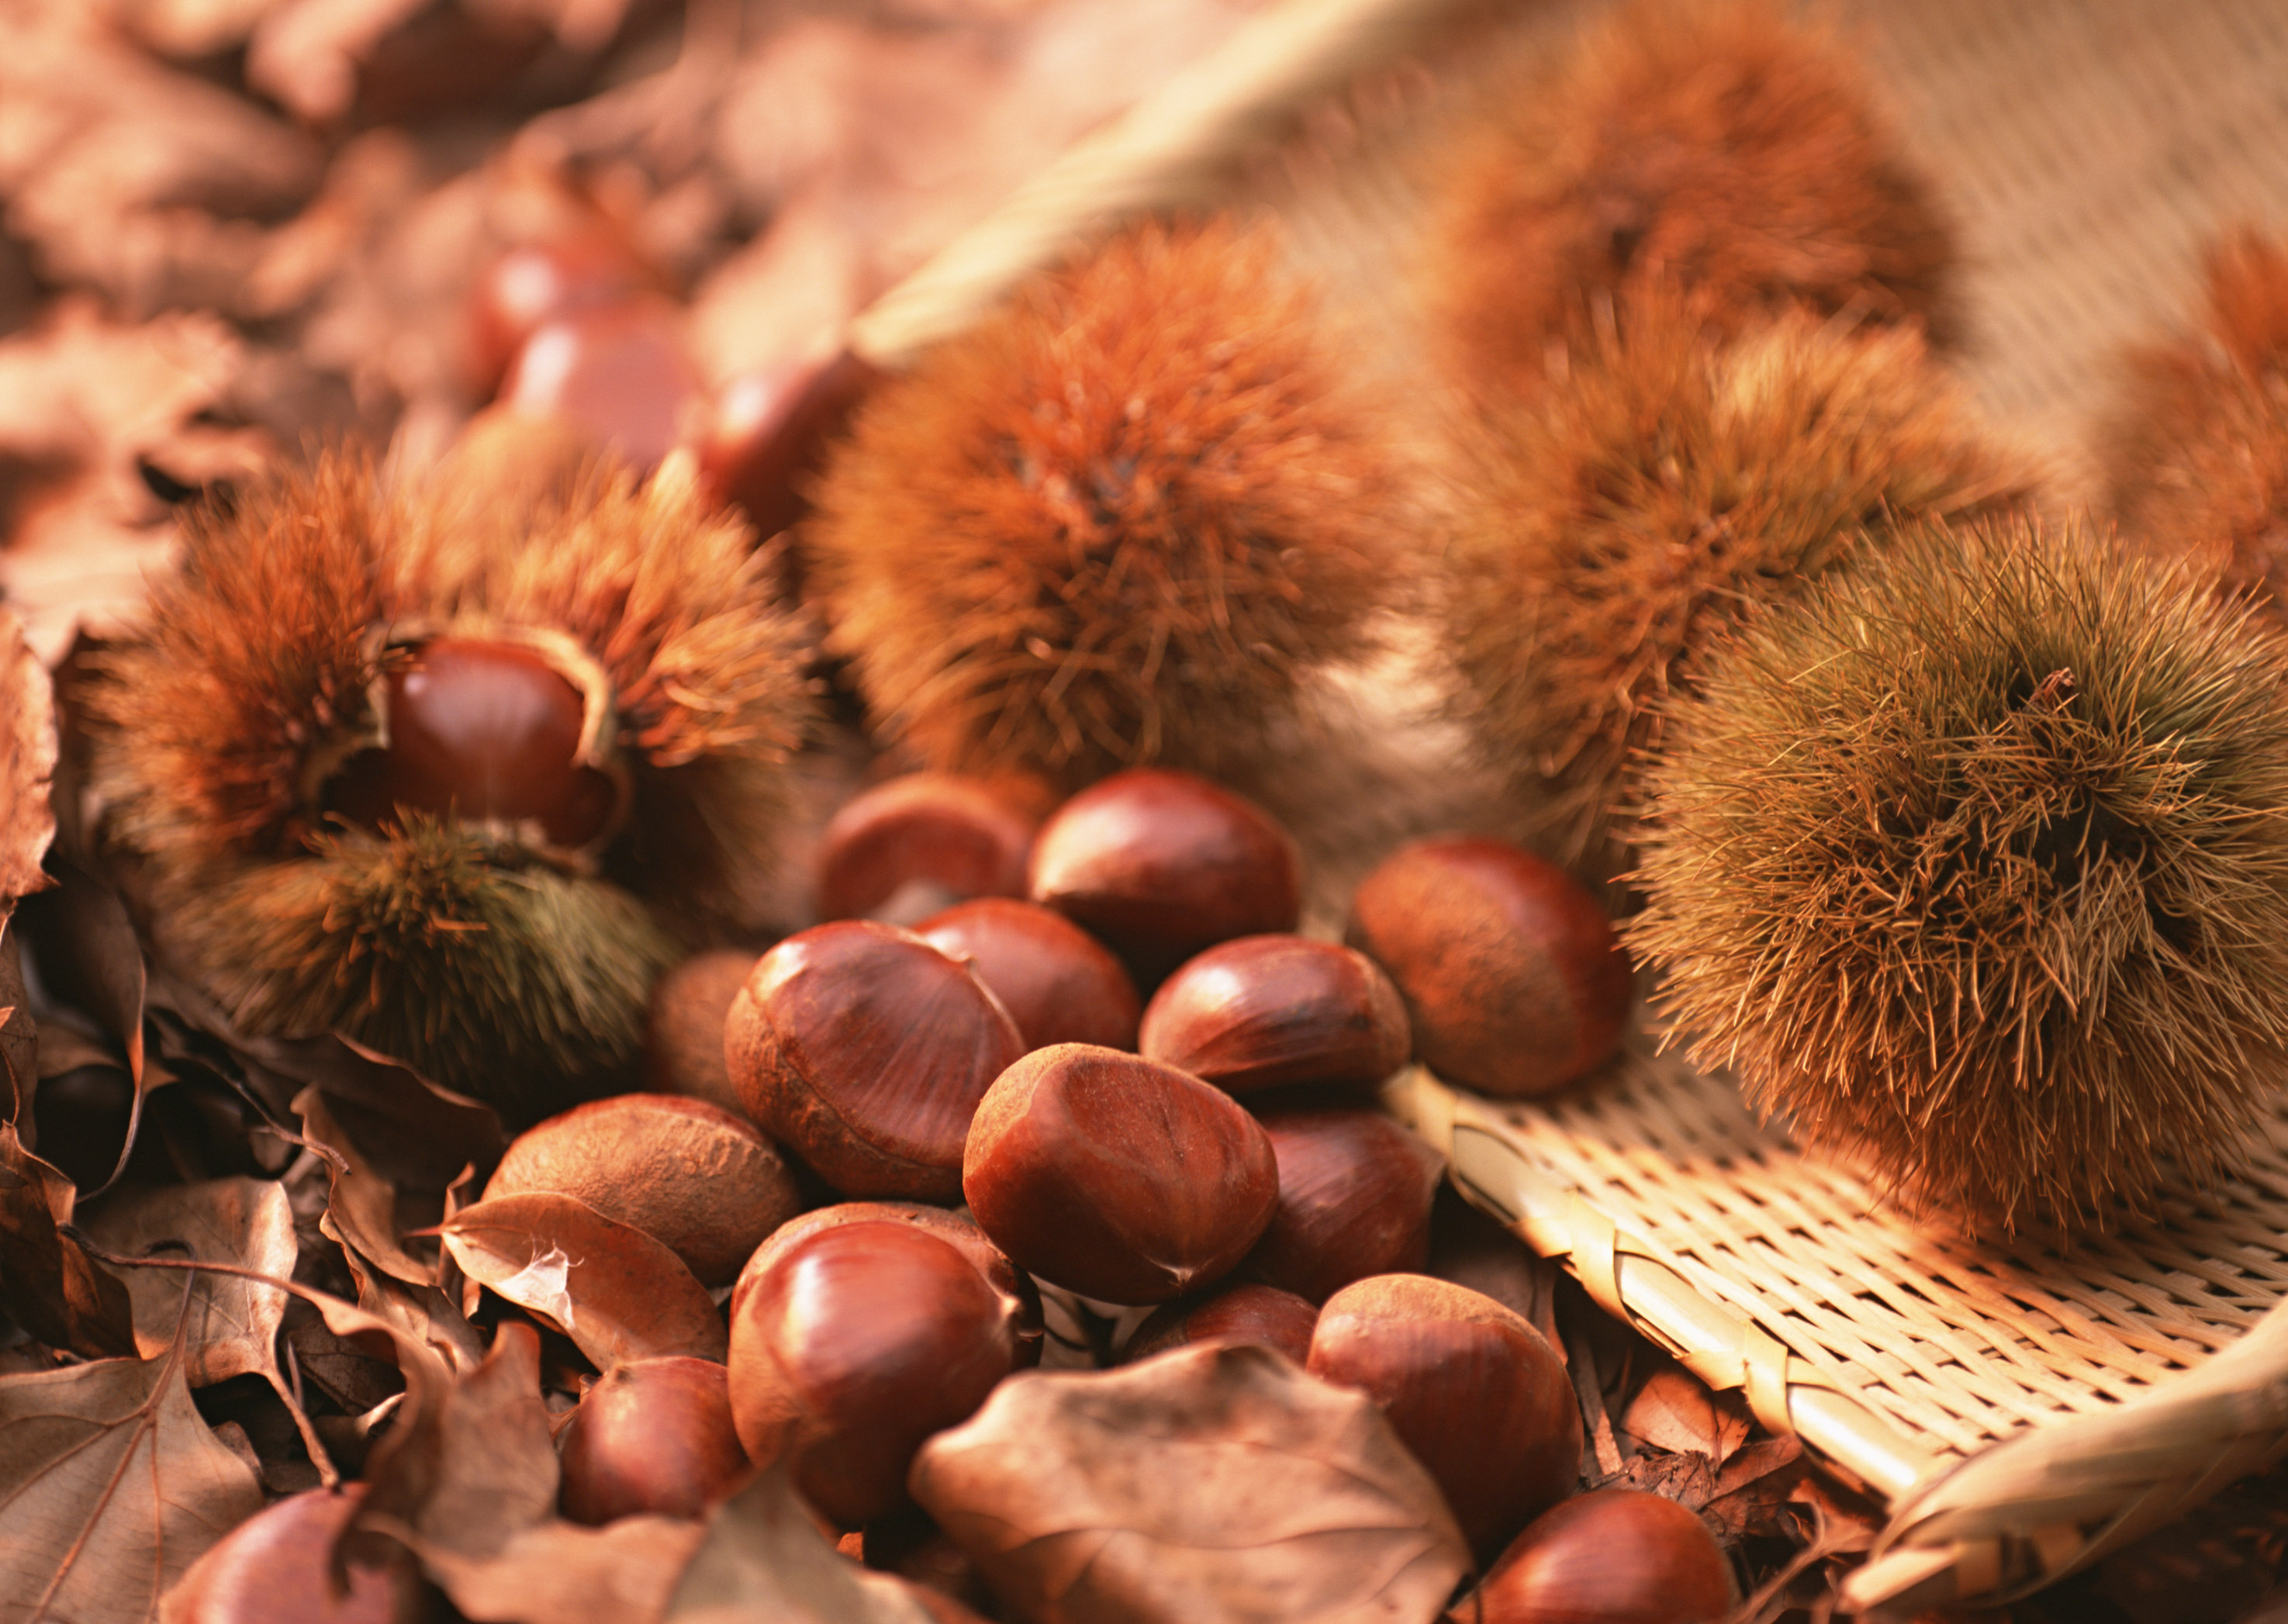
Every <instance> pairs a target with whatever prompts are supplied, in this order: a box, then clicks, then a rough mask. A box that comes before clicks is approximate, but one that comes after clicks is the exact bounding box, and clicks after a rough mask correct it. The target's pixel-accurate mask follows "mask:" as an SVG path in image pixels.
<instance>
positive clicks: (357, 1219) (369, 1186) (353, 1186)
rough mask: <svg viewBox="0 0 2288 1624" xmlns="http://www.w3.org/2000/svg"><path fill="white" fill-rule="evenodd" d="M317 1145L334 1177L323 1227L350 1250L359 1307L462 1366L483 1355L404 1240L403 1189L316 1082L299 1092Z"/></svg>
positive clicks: (305, 1125)
mask: <svg viewBox="0 0 2288 1624" xmlns="http://www.w3.org/2000/svg"><path fill="white" fill-rule="evenodd" d="M293 1109H294V1112H295V1113H296V1114H297V1115H298V1116H299V1117H300V1118H301V1119H302V1131H303V1134H304V1136H305V1137H306V1138H307V1139H308V1140H309V1141H310V1143H311V1144H312V1145H316V1146H321V1147H322V1152H321V1153H322V1155H323V1156H324V1157H325V1160H326V1168H327V1173H328V1176H329V1179H330V1189H329V1192H328V1194H327V1198H326V1210H325V1212H324V1213H323V1214H322V1215H321V1216H320V1217H319V1219H318V1229H319V1232H321V1233H322V1234H323V1235H324V1236H325V1237H326V1238H327V1239H328V1240H331V1241H333V1242H334V1244H336V1245H337V1246H338V1247H340V1248H342V1256H343V1258H344V1260H345V1261H346V1263H347V1264H348V1265H349V1270H350V1278H351V1279H353V1280H354V1281H355V1282H356V1285H357V1292H358V1304H359V1306H360V1307H361V1308H362V1309H364V1310H365V1311H367V1312H368V1313H371V1314H375V1315H378V1316H379V1317H380V1318H382V1319H385V1320H386V1321H388V1322H389V1324H390V1325H391V1326H392V1327H393V1328H394V1329H395V1330H397V1331H399V1332H401V1333H402V1334H404V1335H408V1336H410V1337H412V1338H413V1339H414V1340H416V1341H417V1342H419V1343H422V1344H423V1345H424V1346H425V1347H428V1348H431V1349H433V1350H434V1351H436V1352H437V1353H438V1354H439V1355H440V1356H441V1357H442V1358H443V1359H446V1360H447V1361H448V1362H449V1364H450V1365H451V1366H452V1367H453V1368H455V1369H457V1370H467V1369H470V1368H472V1367H474V1366H475V1365H476V1364H477V1363H478V1361H479V1360H480V1359H482V1358H483V1346H482V1344H481V1343H480V1342H479V1341H478V1339H477V1334H476V1332H475V1331H474V1330H473V1328H472V1327H470V1325H469V1322H468V1319H467V1318H466V1317H465V1315H464V1314H463V1313H462V1312H461V1311H460V1309H459V1308H458V1307H457V1305H456V1304H455V1303H453V1301H452V1299H450V1298H449V1297H448V1296H447V1295H445V1294H444V1293H443V1292H441V1291H440V1290H438V1289H437V1287H436V1285H435V1272H436V1271H435V1269H434V1267H433V1265H431V1264H426V1263H424V1262H423V1261H422V1260H421V1259H419V1258H417V1257H415V1256H413V1255H412V1254H410V1253H409V1252H407V1251H406V1250H405V1248H403V1247H402V1246H401V1245H400V1244H399V1240H400V1236H399V1231H398V1225H397V1187H396V1185H395V1184H393V1183H391V1182H390V1181H389V1180H388V1179H385V1178H384V1177H382V1176H380V1175H379V1174H378V1173H377V1172H375V1171H374V1169H373V1168H372V1167H371V1166H370V1165H369V1163H368V1162H367V1161H366V1160H365V1157H364V1155H363V1153H361V1151H360V1150H359V1148H358V1146H357V1142H356V1140H355V1139H354V1137H352V1136H351V1135H350V1134H349V1133H348V1132H346V1130H345V1129H343V1128H342V1126H341V1124H340V1123H339V1122H338V1121H335V1119H334V1116H333V1113H332V1112H331V1111H330V1109H329V1097H328V1095H327V1094H326V1093H325V1092H324V1090H323V1089H320V1088H318V1087H317V1086H315V1085H312V1086H310V1087H307V1088H305V1089H303V1090H302V1091H301V1093H299V1094H298V1095H296V1096H295V1097H294V1105H293Z"/></svg>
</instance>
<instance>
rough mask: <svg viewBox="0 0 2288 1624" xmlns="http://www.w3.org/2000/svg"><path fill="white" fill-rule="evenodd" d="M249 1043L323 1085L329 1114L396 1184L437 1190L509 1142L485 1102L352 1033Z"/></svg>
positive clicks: (288, 1070)
mask: <svg viewBox="0 0 2288 1624" xmlns="http://www.w3.org/2000/svg"><path fill="white" fill-rule="evenodd" d="M248 1048H249V1050H250V1052H251V1053H252V1054H253V1055H254V1056H255V1058H257V1059H258V1060H259V1061H260V1062H261V1063H262V1064H263V1065H264V1066H267V1067H269V1068H270V1069H272V1070H274V1071H275V1072H278V1073H281V1074H282V1075H284V1076H288V1077H291V1078H294V1079H295V1080H296V1081H299V1082H303V1083H306V1084H315V1085H316V1086H317V1087H318V1088H320V1089H323V1090H324V1091H325V1096H326V1101H325V1104H326V1110H327V1112H328V1113H329V1114H330V1117H331V1118H332V1120H333V1121H335V1122H336V1123H338V1125H339V1127H340V1129H342V1131H343V1132H345V1133H346V1134H348V1135H349V1136H350V1137H352V1138H353V1139H354V1141H355V1148H356V1150H357V1151H358V1153H359V1154H360V1155H361V1156H362V1157H363V1158H364V1160H365V1161H366V1162H367V1163H368V1164H369V1165H370V1166H371V1167H372V1168H373V1169H374V1170H375V1171H376V1172H377V1173H379V1174H380V1175H381V1176H383V1177H385V1178H387V1179H388V1180H390V1182H392V1183H393V1184H398V1185H401V1186H403V1187H406V1188H410V1189H416V1190H425V1191H437V1192H442V1191H443V1190H444V1189H445V1188H446V1187H447V1186H448V1185H449V1184H451V1183H452V1182H453V1180H454V1179H455V1178H457V1177H458V1176H459V1175H460V1170H461V1168H465V1167H468V1166H472V1165H473V1166H475V1167H477V1168H481V1169H489V1168H491V1167H492V1165H493V1164H494V1163H495V1162H497V1161H499V1160H500V1155H501V1151H502V1150H503V1149H504V1147H505V1146H506V1145H507V1144H508V1136H507V1135H506V1134H504V1133H503V1132H502V1131H501V1123H500V1118H499V1116H498V1115H497V1114H496V1113H495V1112H494V1111H493V1108H492V1107H491V1106H490V1105H483V1104H481V1103H479V1102H478V1101H476V1100H473V1099H471V1098H469V1097H467V1096H466V1095H462V1094H456V1093H454V1092H453V1091H452V1090H451V1089H442V1088H440V1087H438V1086H437V1085H436V1084H435V1083H433V1082H431V1081H428V1080H427V1079H426V1078H425V1077H423V1076H422V1075H421V1074H420V1073H418V1072H417V1071H415V1070H414V1069H413V1068H412V1067H411V1066H404V1065H401V1064H400V1063H399V1062H397V1061H395V1060H392V1059H390V1058H387V1057H386V1056H384V1055H380V1054H377V1053H376V1052H374V1051H373V1050H370V1049H368V1048H366V1047H365V1046H364V1045H363V1044H361V1043H359V1042H354V1040H352V1039H349V1038H346V1037H342V1036H340V1035H338V1034H330V1035H328V1036H325V1037H315V1038H302V1039H285V1038H266V1039H261V1040H258V1041H256V1042H252V1043H250V1044H249V1045H248ZM338 1148H347V1147H338Z"/></svg>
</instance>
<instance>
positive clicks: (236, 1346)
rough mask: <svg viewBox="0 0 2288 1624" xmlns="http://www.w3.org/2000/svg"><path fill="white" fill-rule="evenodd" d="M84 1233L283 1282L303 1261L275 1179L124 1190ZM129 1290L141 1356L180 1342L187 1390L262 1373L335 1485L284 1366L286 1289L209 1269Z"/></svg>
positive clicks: (140, 1279) (153, 1273)
mask: <svg viewBox="0 0 2288 1624" xmlns="http://www.w3.org/2000/svg"><path fill="white" fill-rule="evenodd" d="M85 1229H86V1232H87V1233H88V1234H89V1236H90V1237H91V1239H93V1240H95V1241H96V1242H98V1243H99V1245H101V1246H102V1247H103V1248H105V1249H106V1250H107V1251H112V1252H117V1253H120V1254H123V1256H130V1257H139V1256H150V1255H155V1254H163V1255H166V1256H186V1257H190V1258H195V1259H198V1260H200V1261H202V1262H209V1263H226V1264H235V1265H236V1266H237V1267H239V1268H241V1269H245V1270H249V1271H252V1272H254V1273H257V1274H266V1275H271V1276H274V1277H275V1278H277V1279H288V1278H290V1276H291V1275H292V1274H293V1272H294V1264H295V1260H296V1258H297V1256H298V1245H297V1243H296V1240H295V1236H294V1212H293V1208H292V1207H291V1206H290V1203H289V1202H288V1201H287V1199H286V1188H285V1186H284V1185H282V1184H278V1183H277V1182H275V1181H274V1180H269V1179H259V1178H218V1179H210V1180H208V1181H206V1182H204V1183H201V1184H171V1185H167V1186H165V1187H163V1188H160V1189H155V1190H135V1191H125V1192H120V1193H119V1194H116V1195H114V1196H113V1197H111V1198H110V1199H109V1200H106V1201H105V1202H104V1203H103V1204H102V1206H101V1208H99V1210H98V1211H97V1213H96V1215H95V1216H94V1217H93V1218H92V1219H91V1221H90V1222H89V1223H88V1224H86V1225H85ZM126 1284H127V1295H128V1297H129V1299H130V1300H131V1303H133V1304H134V1310H135V1344H136V1348H137V1351H139V1352H140V1353H141V1354H142V1355H143V1357H144V1358H146V1359H155V1358H156V1357H158V1355H159V1353H160V1352H161V1351H162V1350H163V1349H164V1348H165V1347H166V1346H167V1345H168V1343H170V1341H171V1340H172V1339H174V1338H175V1337H177V1336H178V1335H179V1337H180V1339H181V1346H182V1358H183V1371H184V1379H185V1380H186V1381H187V1382H189V1384H190V1385H191V1386H193V1387H211V1386H213V1385H214V1384H215V1383H216V1382H227V1381H229V1380H230V1379H231V1378H232V1377H233V1376H241V1375H258V1376H260V1377H261V1378H262V1379H263V1380H264V1381H266V1382H269V1383H270V1386H271V1388H272V1390H274V1391H275V1392H276V1393H277V1395H278V1398H279V1401H280V1402H281V1403H282V1404H283V1405H284V1406H286V1412H287V1414H289V1415H290V1416H291V1417H292V1418H293V1421H294V1425H295V1427H296V1429H297V1430H299V1431H300V1433H301V1435H302V1446H303V1448H304V1450H305V1452H306V1453H307V1454H308V1455H309V1457H310V1464H311V1465H312V1466H314V1467H315V1468H316V1469H317V1470H318V1476H319V1478H320V1480H321V1481H322V1482H323V1483H325V1484H326V1485H327V1486H329V1487H331V1486H332V1485H333V1484H334V1482H335V1481H336V1478H335V1473H334V1470H333V1463H332V1462H331V1460H330V1457H329V1456H328V1454H327V1452H326V1448H325V1446H324V1445H323V1444H322V1442H320V1440H319V1438H318V1435H317V1433H316V1432H315V1431H314V1430H312V1428H311V1425H310V1418H309V1417H308V1416H307V1415H306V1414H304V1413H303V1410H302V1406H300V1405H299V1404H298V1403H297V1402H296V1401H295V1398H294V1390H293V1388H292V1387H291V1386H290V1385H289V1384H288V1382H287V1381H286V1378H285V1376H284V1375H283V1374H282V1373H281V1372H280V1370H279V1368H278V1328H279V1325H280V1323H281V1322H282V1320H283V1319H284V1318H285V1313H286V1303H287V1295H286V1293H285V1291H284V1290H283V1289H282V1288H281V1287H274V1286H266V1285H264V1284H262V1283H261V1282H260V1281H258V1280H253V1279H248V1278H247V1277H246V1276H245V1275H242V1274H224V1273H219V1272H217V1271H212V1270H202V1271H198V1272H196V1273H186V1272H181V1271H175V1270H165V1269H131V1270H129V1271H127V1281H126Z"/></svg>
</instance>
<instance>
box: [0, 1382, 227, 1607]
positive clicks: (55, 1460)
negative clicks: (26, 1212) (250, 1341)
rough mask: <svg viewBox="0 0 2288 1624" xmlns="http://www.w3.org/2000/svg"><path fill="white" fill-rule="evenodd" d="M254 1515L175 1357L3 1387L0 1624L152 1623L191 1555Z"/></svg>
mask: <svg viewBox="0 0 2288 1624" xmlns="http://www.w3.org/2000/svg"><path fill="white" fill-rule="evenodd" d="M260 1509H262V1491H261V1488H260V1486H259V1485H258V1483H257V1481H256V1478H255V1475H254V1473H253V1472H252V1471H250V1470H248V1468H247V1467H246V1465H245V1464H244V1462H242V1461H241V1460H240V1459H239V1458H238V1457H237V1456H236V1455H235V1454H233V1453H232V1452H231V1451H230V1449H229V1448H228V1447H227V1446H225V1445H224V1444H223V1443H222V1442H221V1441H220V1440H219V1439H218V1438H216V1437H215V1435H214V1434H213V1433H212V1432H211V1431H210V1430H208V1428H207V1424H206V1422H203V1421H202V1420H200V1419H199V1413H198V1410H197V1409H196V1408H195V1406H193V1405H192V1403H191V1391H190V1389H189V1388H188V1387H187V1386H186V1385H185V1384H184V1382H183V1366H182V1361H181V1359H180V1358H179V1356H178V1355H177V1354H176V1353H175V1352H174V1351H170V1352H169V1353H168V1355H167V1356H166V1357H164V1358H163V1359H102V1360H99V1361H97V1362H96V1363H93V1364H89V1365H78V1366H74V1367H69V1368H67V1369H63V1370H54V1371H44V1372H41V1373H39V1374H32V1375H17V1376H9V1377H6V1378H5V1379H0V1621H4V1624H17V1621H18V1620H36V1619H48V1620H66V1619H88V1620H94V1619H102V1620H137V1619H149V1618H155V1617H156V1616H157V1612H158V1605H159V1596H160V1594H161V1593H162V1592H163V1591H164V1590H165V1589H166V1588H168V1586H170V1585H171V1584H172V1583H174V1581H175V1580H177V1579H179V1577H181V1575H182V1573H183V1571H184V1570H185V1569H186V1568H187V1567H189V1566H190V1565H191V1563H192V1562H193V1561H194V1560H195V1558H196V1557H198V1555H199V1553H200V1552H202V1551H203V1550H205V1549H207V1548H208V1547H209V1546H211V1545H212V1544H213V1543H214V1542H215V1541H217V1540H219V1539H220V1538H221V1537H222V1536H223V1535H224V1534H226V1533H228V1532H230V1530H231V1529H232V1528H234V1527H235V1526H236V1525H238V1524H239V1523H241V1522H242V1521H244V1520H245V1519H246V1518H248V1517H251V1516H253V1515H254V1514H255V1513H256V1512H257V1511H258V1510H260Z"/></svg>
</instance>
